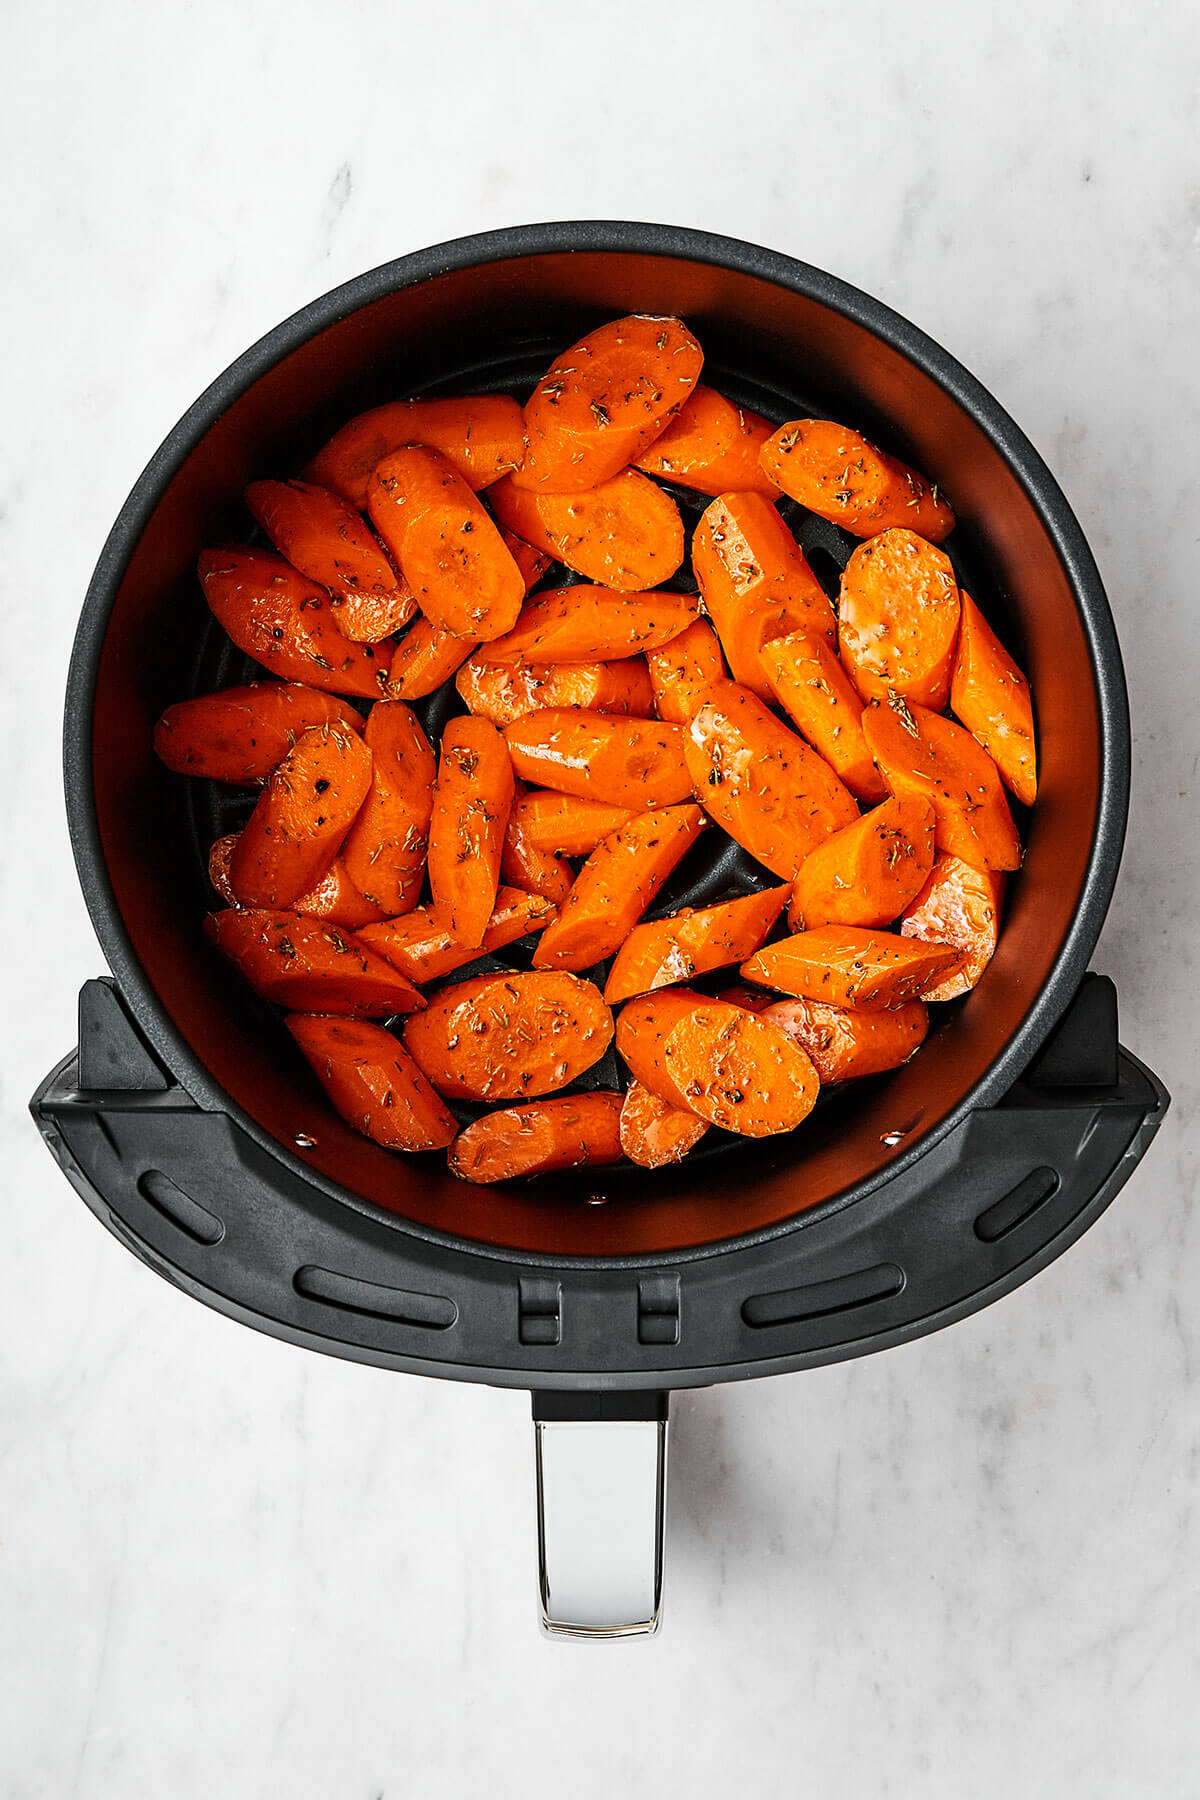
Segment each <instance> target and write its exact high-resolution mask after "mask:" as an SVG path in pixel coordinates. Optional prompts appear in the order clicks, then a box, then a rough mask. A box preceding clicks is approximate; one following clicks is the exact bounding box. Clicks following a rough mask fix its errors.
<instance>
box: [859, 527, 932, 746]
mask: <svg viewBox="0 0 1200 1800" xmlns="http://www.w3.org/2000/svg"><path fill="white" fill-rule="evenodd" d="M958 618H959V602H958V584H957V582H956V581H955V579H954V570H953V569H952V568H951V567H950V559H949V557H948V556H947V555H946V553H945V551H943V550H938V549H936V548H935V547H934V545H932V544H927V543H926V541H925V539H924V538H920V537H918V536H917V534H916V533H915V532H914V531H902V530H894V531H885V532H884V533H883V534H882V536H880V537H877V538H872V539H871V541H870V542H869V543H867V544H860V545H859V547H858V549H857V550H856V551H855V552H854V555H853V556H852V557H851V558H850V561H849V562H848V563H847V564H846V567H845V569H844V570H843V571H842V592H841V599H840V601H839V603H838V648H839V650H840V652H841V656H842V661H843V662H844V663H845V665H846V667H847V669H848V670H849V671H850V677H851V679H852V681H853V682H854V685H855V687H856V688H857V689H858V691H859V693H860V694H861V695H862V697H863V699H864V700H886V699H887V697H888V695H889V694H890V693H895V694H899V695H900V696H901V698H902V699H905V700H908V701H915V702H916V703H917V704H918V705H920V706H930V707H932V708H933V709H934V711H935V712H940V711H941V709H942V707H944V706H945V705H946V702H947V701H948V700H949V698H950V673H951V670H952V669H953V667H954V646H955V643H956V642H957V640H958Z"/></svg>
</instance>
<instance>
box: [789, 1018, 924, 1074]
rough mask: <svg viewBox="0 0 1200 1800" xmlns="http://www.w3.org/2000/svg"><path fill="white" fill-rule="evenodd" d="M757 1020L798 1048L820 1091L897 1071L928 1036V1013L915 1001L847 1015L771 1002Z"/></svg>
mask: <svg viewBox="0 0 1200 1800" xmlns="http://www.w3.org/2000/svg"><path fill="white" fill-rule="evenodd" d="M762 1017H763V1018H764V1019H770V1020H771V1022H772V1024H774V1025H778V1026H780V1027H781V1029H782V1030H784V1031H786V1032H787V1034H788V1036H789V1037H792V1038H795V1040H796V1042H797V1043H798V1044H801V1045H803V1047H804V1049H805V1050H807V1051H808V1054H809V1056H810V1057H811V1058H812V1063H813V1067H814V1068H815V1069H816V1071H817V1074H818V1075H819V1076H820V1078H821V1085H822V1086H824V1085H825V1084H826V1083H827V1082H828V1083H832V1082H835V1081H849V1080H851V1079H852V1078H853V1077H855V1076H859V1075H882V1074H883V1073H884V1072H885V1071H886V1070H888V1069H898V1068H899V1067H900V1064H901V1063H905V1062H907V1061H908V1059H909V1057H910V1056H911V1055H912V1054H913V1052H914V1050H916V1049H917V1048H918V1047H919V1045H921V1044H922V1043H924V1041H925V1037H926V1035H927V1033H928V1031H929V1009H928V1007H927V1006H925V1005H924V1003H923V1002H922V1001H920V1000H906V1001H905V1003H904V1005H903V1006H894V1007H893V1008H892V1009H891V1011H890V1012H849V1011H847V1010H846V1009H845V1008H844V1007H840V1006H826V1004H825V1002H824V1001H823V1000H776V1001H773V1002H772V1004H771V1005H770V1006H768V1007H767V1008H766V1010H765V1011H764V1012H763V1014H762Z"/></svg>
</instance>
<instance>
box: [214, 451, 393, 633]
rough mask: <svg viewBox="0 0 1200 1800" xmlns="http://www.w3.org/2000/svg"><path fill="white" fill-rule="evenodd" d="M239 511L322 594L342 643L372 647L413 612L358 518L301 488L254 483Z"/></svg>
mask: <svg viewBox="0 0 1200 1800" xmlns="http://www.w3.org/2000/svg"><path fill="white" fill-rule="evenodd" d="M246 505H247V506H248V507H249V508H250V511H251V512H252V513H253V515H254V517H255V518H256V519H257V521H258V523H259V524H260V525H261V526H262V528H263V530H264V531H265V532H266V534H267V536H268V537H269V538H270V540H271V542H272V543H273V544H274V546H275V548H276V549H277V550H278V551H279V554H280V555H281V556H286V557H287V559H288V561H289V562H290V563H291V565H292V567H293V568H294V569H299V571H300V573H301V574H302V575H307V576H308V578H309V580H310V581H319V582H320V583H321V586H322V587H325V588H328V589H329V607H330V611H331V613H332V615H333V622H334V624H335V625H336V626H337V628H338V630H339V631H340V632H341V634H342V636H343V637H348V638H353V639H354V640H355V641H356V642H357V643H362V644H377V643H379V642H380V640H381V639H382V638H385V637H390V636H391V634H392V633H393V632H394V631H398V630H399V629H400V627H401V625H407V624H408V621H409V620H410V619H411V618H412V616H413V614H414V613H415V612H416V610H417V603H416V601H415V600H414V598H413V595H412V590H411V589H410V587H409V586H408V583H407V582H406V581H405V580H404V577H403V576H402V575H398V574H397V573H396V571H395V569H393V567H392V565H391V563H390V562H389V561H388V559H387V557H386V556H385V555H384V553H383V550H382V549H381V547H380V544H379V540H378V538H376V536H375V534H374V532H373V531H372V530H371V528H370V526H369V525H368V524H367V521H366V520H365V519H364V518H363V516H362V514H361V513H358V512H356V511H355V510H354V508H353V507H352V506H347V504H346V502H345V501H344V500H342V499H340V498H339V497H338V495H337V494H331V493H330V492H329V490H328V488H319V487H313V485H312V484H311V482H307V481H253V482H251V484H250V486H249V487H248V488H247V489H246Z"/></svg>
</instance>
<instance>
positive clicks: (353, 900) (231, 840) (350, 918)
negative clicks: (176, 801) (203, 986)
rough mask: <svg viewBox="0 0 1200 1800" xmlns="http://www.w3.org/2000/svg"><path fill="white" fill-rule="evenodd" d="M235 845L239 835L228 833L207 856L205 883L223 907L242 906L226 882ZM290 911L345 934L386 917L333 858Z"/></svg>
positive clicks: (234, 832)
mask: <svg viewBox="0 0 1200 1800" xmlns="http://www.w3.org/2000/svg"><path fill="white" fill-rule="evenodd" d="M237 841H238V833H237V832H236V831H231V832H229V833H228V834H227V835H226V836H225V837H219V838H218V839H217V840H216V842H215V843H214V844H213V847H212V849H211V850H210V851H209V853H208V879H209V880H210V881H211V882H212V884H213V886H214V888H215V889H216V890H217V892H218V894H220V896H221V898H222V900H224V902H225V904H226V906H240V905H241V901H240V900H239V899H238V897H237V895H236V894H235V893H234V891H233V887H232V884H231V883H230V879H229V865H230V863H231V862H232V860H233V851H234V846H235V844H236V843H237ZM289 911H291V912H298V913H304V914H305V915H306V916H307V917H308V918H310V919H325V920H326V921H327V922H328V923H329V924H330V925H340V926H342V927H343V929H344V930H346V931H357V930H358V929H359V927H360V926H363V925H374V924H377V923H378V922H379V920H381V919H383V918H385V917H386V916H387V915H386V914H385V913H384V912H382V911H381V910H380V908H379V907H378V906H372V904H371V902H370V901H369V900H367V899H365V898H364V897H363V895H362V894H360V893H359V891H358V889H357V888H356V887H355V885H354V883H353V882H352V881H351V879H350V877H349V875H347V873H346V865H345V863H344V862H343V861H342V859H341V857H340V856H335V857H334V859H333V862H332V864H331V865H330V867H329V869H328V870H327V871H326V873H325V874H324V875H322V877H321V879H320V881H318V882H317V883H316V885H315V887H311V888H310V889H309V891H308V892H307V893H306V894H301V895H300V896H299V898H298V899H295V900H293V901H292V903H291V906H290V908H289Z"/></svg>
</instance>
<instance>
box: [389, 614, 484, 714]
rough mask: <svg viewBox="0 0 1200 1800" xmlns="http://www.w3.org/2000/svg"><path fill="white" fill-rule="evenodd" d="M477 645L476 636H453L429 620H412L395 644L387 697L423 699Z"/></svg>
mask: <svg viewBox="0 0 1200 1800" xmlns="http://www.w3.org/2000/svg"><path fill="white" fill-rule="evenodd" d="M478 648H479V640H478V638H464V637H456V636H455V634H454V633H453V632H452V631H443V630H442V628H441V626H440V625H434V624H432V623H431V622H430V621H429V620H428V619H417V620H415V621H414V623H413V624H412V625H410V626H409V628H408V630H407V631H406V632H405V634H404V636H403V637H402V638H401V639H400V642H399V643H398V644H397V645H396V652H395V655H394V656H393V657H392V660H391V665H390V667H389V669H388V675H387V694H388V697H389V699H392V700H424V699H426V698H427V697H428V695H430V694H433V693H436V691H437V689H438V688H440V687H441V685H442V683H443V682H444V681H449V680H450V678H451V676H452V675H453V674H454V672H455V670H456V669H458V668H461V666H462V664H463V663H465V662H466V660H467V658H468V657H469V656H473V655H474V653H475V651H476V650H478Z"/></svg>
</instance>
